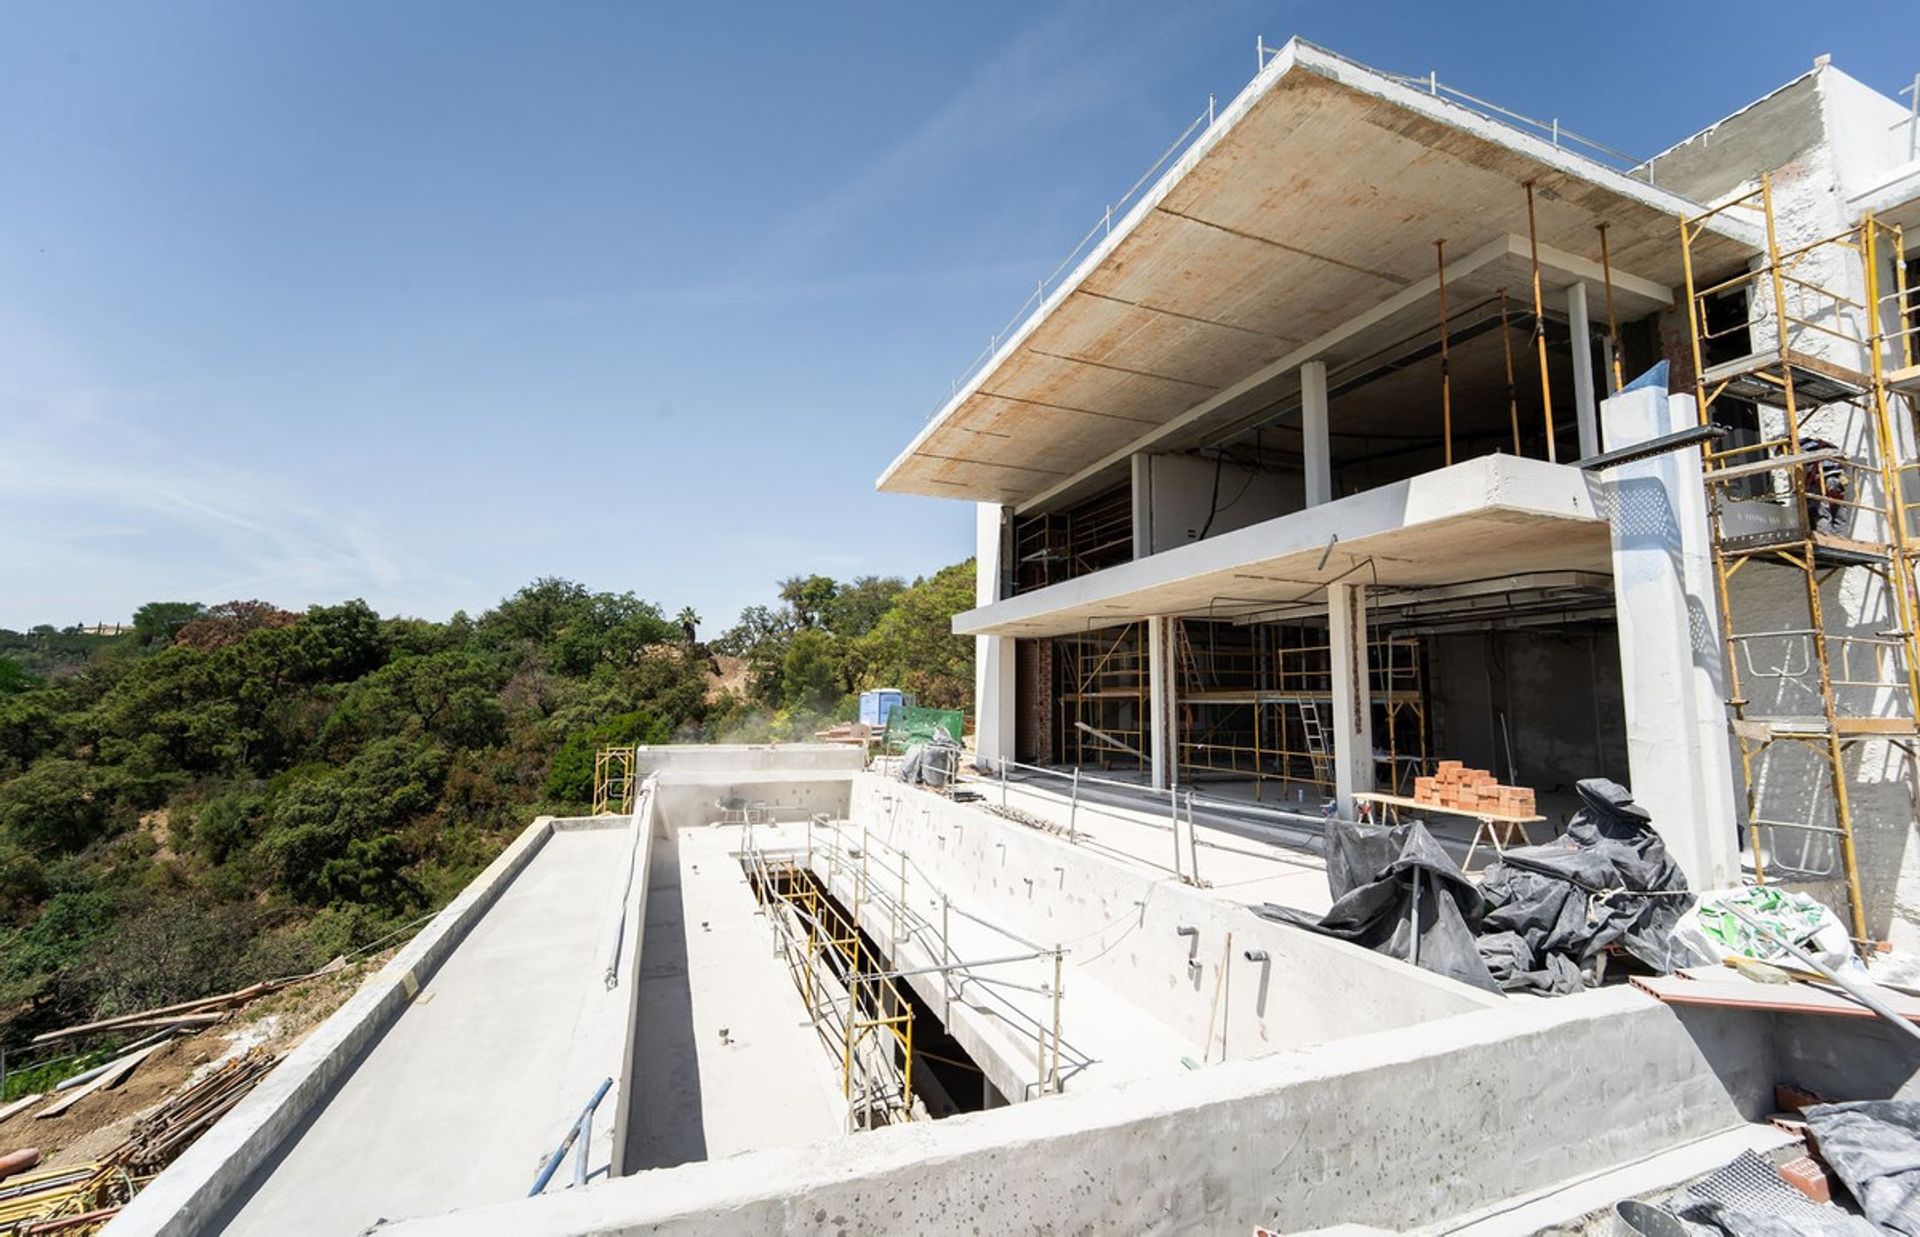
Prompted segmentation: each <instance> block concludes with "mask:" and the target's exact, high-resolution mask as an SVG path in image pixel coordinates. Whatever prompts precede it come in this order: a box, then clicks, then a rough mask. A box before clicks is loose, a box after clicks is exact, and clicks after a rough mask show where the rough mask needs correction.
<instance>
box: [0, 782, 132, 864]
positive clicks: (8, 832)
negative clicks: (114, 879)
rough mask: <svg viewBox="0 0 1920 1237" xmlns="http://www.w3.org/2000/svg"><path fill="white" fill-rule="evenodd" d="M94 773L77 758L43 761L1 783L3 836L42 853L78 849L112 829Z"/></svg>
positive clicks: (1, 834) (1, 831) (0, 806)
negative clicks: (108, 827) (108, 824)
mask: <svg viewBox="0 0 1920 1237" xmlns="http://www.w3.org/2000/svg"><path fill="white" fill-rule="evenodd" d="M98 791H99V787H98V785H97V779H96V778H95V776H94V773H93V770H91V769H89V768H88V767H87V766H86V765H83V764H81V763H80V762H79V761H77V760H41V761H38V762H36V763H35V764H34V766H33V767H32V768H30V769H28V770H27V771H26V772H25V773H22V774H21V775H20V776H18V777H16V778H13V779H12V780H11V781H8V782H6V783H5V784H0V837H4V838H11V839H13V840H15V841H17V842H18V843H20V844H21V845H22V846H23V847H25V848H26V849H28V850H32V851H37V852H39V853H41V854H57V853H61V852H68V851H76V850H79V849H80V848H81V847H83V846H85V845H87V844H88V843H89V842H92V841H94V840H95V839H97V838H99V837H100V836H101V835H102V834H103V833H104V832H105V831H106V827H107V810H106V803H105V801H104V798H103V796H102V795H101V794H99V793H98Z"/></svg>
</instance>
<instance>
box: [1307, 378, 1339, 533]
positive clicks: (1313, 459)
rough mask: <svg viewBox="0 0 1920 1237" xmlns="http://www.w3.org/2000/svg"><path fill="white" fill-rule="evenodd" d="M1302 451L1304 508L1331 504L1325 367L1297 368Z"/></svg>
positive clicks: (1330, 460) (1331, 473) (1331, 485)
mask: <svg viewBox="0 0 1920 1237" xmlns="http://www.w3.org/2000/svg"><path fill="white" fill-rule="evenodd" d="M1300 436H1301V450H1302V451H1303V452H1304V453H1305V454H1306V457H1307V506H1309V507H1317V506H1319V505H1320V504H1321V503H1324V502H1331V501H1333V454H1332V451H1331V450H1330V449H1329V447H1328V445H1327V363H1326V362H1325V361H1308V362H1307V363H1306V364H1305V365H1302V366H1301V367H1300Z"/></svg>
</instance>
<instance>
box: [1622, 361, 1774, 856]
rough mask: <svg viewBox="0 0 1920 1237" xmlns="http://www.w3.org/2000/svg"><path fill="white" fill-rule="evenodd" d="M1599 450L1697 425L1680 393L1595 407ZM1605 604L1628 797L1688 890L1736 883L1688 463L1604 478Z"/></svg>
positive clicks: (1693, 467)
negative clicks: (1611, 620) (1608, 587)
mask: <svg viewBox="0 0 1920 1237" xmlns="http://www.w3.org/2000/svg"><path fill="white" fill-rule="evenodd" d="M1601 408H1602V411H1603V413H1604V416H1603V418H1602V419H1603V422H1604V424H1605V426H1606V431H1607V438H1606V446H1607V450H1609V451H1613V450H1618V449H1619V448H1621V447H1629V446H1633V445H1634V444H1636V443H1641V442H1646V441H1647V440H1648V439H1651V438H1658V437H1659V436H1660V435H1662V434H1669V433H1673V432H1675V431H1677V430H1682V429H1687V428H1690V427H1692V426H1694V425H1696V424H1698V419H1697V416H1696V414H1695V411H1694V401H1693V397H1692V396H1690V395H1673V396H1669V395H1668V394H1667V393H1666V392H1664V391H1659V390H1640V391H1628V392H1624V393H1622V394H1620V395H1615V396H1613V397H1612V398H1610V399H1608V400H1606V401H1605V402H1604V403H1603V404H1602V405H1601ZM1601 484H1602V486H1603V488H1604V494H1605V499H1606V505H1607V510H1608V512H1609V520H1610V523H1611V526H1612V536H1613V592H1614V606H1615V609H1616V611H1617V612H1618V614H1619V629H1620V679H1621V684H1622V686H1623V688H1624V691H1623V695H1624V699H1625V704H1626V724H1627V771H1628V776H1629V778H1630V779H1631V781H1632V785H1631V786H1630V787H1629V789H1631V790H1632V791H1633V797H1634V799H1635V800H1636V801H1637V802H1639V803H1640V805H1641V806H1643V807H1645V808H1646V809H1647V811H1649V812H1651V813H1652V814H1653V827H1654V829H1655V830H1656V831H1658V832H1659V834H1660V836H1661V838H1662V840H1664V841H1665V842H1666V844H1667V852H1668V853H1669V854H1671V855H1672V856H1673V859H1674V862H1675V863H1678V864H1679V865H1680V868H1681V870H1682V871H1684V872H1685V873H1686V874H1687V882H1688V884H1690V885H1691V886H1692V887H1693V888H1694V889H1696V890H1700V889H1723V888H1726V887H1727V886H1729V885H1733V884H1737V883H1738V882H1739V880H1740V856H1739V854H1738V852H1737V850H1736V849H1735V845H1734V842H1735V832H1734V830H1735V827H1736V825H1735V822H1736V817H1737V809H1736V806H1735V805H1736V804H1737V803H1738V802H1740V800H1739V798H1738V797H1737V796H1736V795H1735V792H1734V786H1733V760H1732V753H1731V750H1730V739H1729V734H1728V724H1727V712H1726V704H1725V701H1726V667H1725V660H1724V655H1723V652H1722V645H1721V642H1720V606H1719V597H1718V593H1717V591H1716V590H1715V588H1714V576H1713V557H1712V543H1711V542H1710V540H1709V533H1708V528H1707V506H1706V490H1705V488H1704V487H1703V485H1702V484H1701V480H1700V455H1699V453H1698V452H1696V451H1672V452H1668V453H1667V454H1665V455H1659V456H1655V457H1654V458H1652V459H1650V460H1642V461H1640V462H1638V463H1634V464H1622V465H1620V466H1619V467H1618V468H1613V469H1609V470H1608V471H1607V472H1606V473H1605V474H1604V476H1603V480H1602V482H1601Z"/></svg>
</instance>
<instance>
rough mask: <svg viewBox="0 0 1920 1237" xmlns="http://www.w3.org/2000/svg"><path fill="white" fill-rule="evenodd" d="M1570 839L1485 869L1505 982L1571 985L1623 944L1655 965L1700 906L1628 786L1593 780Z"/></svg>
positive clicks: (1485, 934) (1489, 930)
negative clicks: (1679, 924)
mask: <svg viewBox="0 0 1920 1237" xmlns="http://www.w3.org/2000/svg"><path fill="white" fill-rule="evenodd" d="M1574 789H1575V790H1576V791H1577V792H1578V793H1579V795H1580V801H1581V803H1582V804H1583V805H1584V806H1583V807H1582V808H1581V809H1580V811H1578V812H1576V813H1575V814H1574V817H1573V820H1572V821H1570V822H1569V823H1568V826H1567V832H1566V834H1565V836H1563V837H1559V838H1556V839H1554V840H1553V841H1551V842H1548V843H1546V844H1545V845H1542V846H1520V847H1514V848H1511V849H1509V850H1507V851H1506V852H1505V853H1504V854H1502V855H1501V856H1500V858H1499V860H1498V861H1497V862H1495V863H1492V864H1489V865H1488V866H1487V870H1486V872H1485V873H1484V874H1483V875H1482V877H1481V881H1480V892H1481V893H1482V894H1483V895H1484V896H1485V898H1486V901H1487V912H1486V916H1485V918H1484V920H1483V921H1482V924H1481V932H1482V936H1481V940H1480V950H1481V953H1482V955H1483V957H1485V959H1486V961H1487V965H1488V968H1489V970H1490V971H1491V972H1492V974H1494V975H1495V976H1497V977H1498V979H1499V981H1500V984H1501V986H1502V987H1505V988H1509V989H1513V988H1533V989H1538V990H1540V991H1544V992H1571V991H1574V990H1575V989H1577V988H1578V987H1579V986H1580V984H1579V972H1580V969H1581V968H1582V967H1585V966H1587V965H1588V964H1589V963H1591V962H1592V961H1593V959H1594V958H1596V957H1597V956H1599V954H1600V953H1601V952H1602V951H1604V950H1606V949H1607V948H1608V947H1610V946H1613V945H1618V946H1620V947H1621V948H1622V949H1624V950H1626V952H1628V953H1629V954H1631V955H1633V956H1634V957H1635V958H1637V959H1639V960H1640V961H1641V962H1642V963H1644V964H1645V965H1647V966H1648V967H1651V968H1652V969H1654V970H1656V971H1666V970H1668V969H1670V967H1669V964H1668V938H1669V937H1670V936H1671V935H1672V933H1673V925H1674V923H1675V922H1676V921H1677V920H1678V919H1679V918H1680V916H1681V915H1682V914H1683V913H1685V911H1686V909H1687V908H1688V907H1689V906H1691V905H1692V904H1693V898H1692V896H1691V895H1690V894H1688V893H1687V882H1686V877H1685V876H1684V875H1682V874H1681V871H1680V869H1679V867H1678V865H1676V864H1675V863H1674V862H1673V860H1672V859H1670V858H1668V857H1667V848H1666V846H1665V845H1663V844H1662V843H1661V841H1660V835H1659V834H1657V833H1655V832H1654V831H1653V828H1652V826H1651V823H1650V822H1651V821H1652V817H1651V816H1649V815H1648V813H1647V810H1646V809H1645V808H1643V807H1641V806H1640V805H1638V804H1636V803H1635V802H1634V801H1633V796H1632V795H1631V794H1629V793H1628V791H1627V788H1626V787H1624V786H1622V785H1620V784H1619V783H1618V782H1613V781H1609V780H1607V779H1606V778H1588V779H1586V780H1585V781H1582V782H1580V783H1578V784H1577V785H1576V786H1575V787H1574Z"/></svg>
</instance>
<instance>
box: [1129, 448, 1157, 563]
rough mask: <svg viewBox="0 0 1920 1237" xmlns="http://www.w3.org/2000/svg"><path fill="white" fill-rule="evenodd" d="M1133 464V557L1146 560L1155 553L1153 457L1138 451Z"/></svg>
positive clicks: (1135, 453)
mask: <svg viewBox="0 0 1920 1237" xmlns="http://www.w3.org/2000/svg"><path fill="white" fill-rule="evenodd" d="M1132 464H1133V556H1134V557H1135V558H1145V557H1146V556H1147V555H1149V554H1151V553H1153V457H1152V456H1150V455H1148V454H1147V453H1146V452H1144V451H1136V452H1134V455H1133V461H1132Z"/></svg>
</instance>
